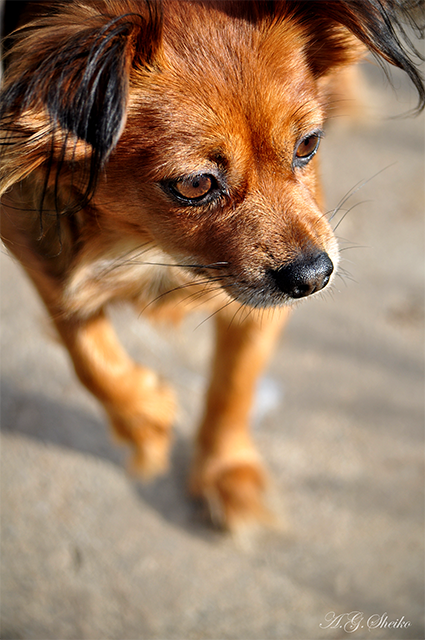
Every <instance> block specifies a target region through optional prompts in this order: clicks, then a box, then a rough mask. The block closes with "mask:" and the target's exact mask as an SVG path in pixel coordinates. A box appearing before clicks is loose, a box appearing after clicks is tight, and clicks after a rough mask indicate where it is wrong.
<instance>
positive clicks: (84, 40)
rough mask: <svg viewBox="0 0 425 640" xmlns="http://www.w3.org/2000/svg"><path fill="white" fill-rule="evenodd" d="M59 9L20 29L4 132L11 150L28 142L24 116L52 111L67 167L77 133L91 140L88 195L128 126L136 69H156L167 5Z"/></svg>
mask: <svg viewBox="0 0 425 640" xmlns="http://www.w3.org/2000/svg"><path fill="white" fill-rule="evenodd" d="M53 7H56V10H53V12H52V13H49V14H48V15H46V16H45V17H42V18H39V19H38V20H37V21H35V22H33V23H30V24H29V25H28V26H26V27H23V28H22V29H20V30H19V31H18V32H17V33H16V36H15V38H16V43H15V44H14V45H13V46H12V47H11V49H10V52H9V56H10V64H9V65H8V66H7V68H6V74H5V76H6V77H5V82H4V89H3V91H2V93H1V97H0V99H1V107H0V117H1V120H0V122H1V127H2V130H3V135H7V132H8V131H9V137H8V138H6V143H7V144H6V153H7V147H10V145H13V144H14V142H15V139H16V140H17V143H18V144H22V143H23V142H24V141H23V139H22V137H20V138H19V139H18V138H16V134H17V130H18V129H19V118H20V117H21V116H22V115H23V114H30V117H29V118H28V117H27V118H26V120H27V121H28V120H31V116H32V117H34V116H35V118H37V116H39V114H42V116H43V119H46V115H47V118H48V122H49V129H50V133H51V136H52V140H51V146H50V149H51V150H52V149H54V151H55V158H54V160H55V161H57V162H59V165H60V164H61V163H62V162H63V160H64V159H65V157H69V156H70V153H69V149H70V147H71V148H72V145H74V147H75V145H76V139H79V140H81V141H84V142H85V143H88V145H90V161H89V162H90V169H89V171H88V184H87V186H86V190H85V194H84V196H85V198H88V197H90V195H91V194H92V193H93V190H94V187H95V184H96V178H97V175H98V172H99V170H100V169H101V167H102V165H103V164H104V162H105V161H106V159H107V157H108V155H109V153H110V152H111V150H112V149H113V147H114V146H115V144H116V143H117V141H118V138H119V136H120V133H121V131H122V128H123V126H124V124H125V114H126V103H127V94H128V85H129V75H130V70H131V68H132V67H134V66H136V67H148V66H149V65H150V64H152V62H153V60H154V59H155V56H156V54H157V52H158V49H159V46H160V40H161V25H162V20H161V14H160V5H159V4H158V3H157V2H154V3H151V2H150V1H149V0H144V1H139V2H129V1H127V0H124V1H119V0H115V1H112V2H109V3H108V5H106V3H103V2H98V1H97V0H95V1H92V2H90V3H89V2H88V3H86V4H83V3H81V4H78V5H67V4H60V5H55V4H54V5H53ZM58 7H59V9H60V11H59V10H57V9H58ZM135 9H136V11H135ZM46 112H47V113H46ZM26 127H27V128H28V124H27V125H26ZM29 129H31V127H29ZM34 129H35V131H36V125H35V127H34ZM58 134H59V137H60V138H61V140H62V142H61V149H60V151H59V152H58V151H57V146H58V145H57V139H56V138H57V137H58ZM21 135H22V134H21ZM71 155H72V154H71ZM47 159H48V160H49V161H51V160H52V158H47Z"/></svg>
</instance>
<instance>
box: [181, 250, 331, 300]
mask: <svg viewBox="0 0 425 640" xmlns="http://www.w3.org/2000/svg"><path fill="white" fill-rule="evenodd" d="M190 270H191V271H192V273H193V272H194V271H195V273H196V274H197V276H200V275H201V277H204V276H205V277H206V278H207V279H208V280H209V281H210V282H211V284H214V285H215V286H217V285H219V286H220V288H222V289H224V290H225V291H226V293H228V294H229V295H230V297H231V298H233V299H234V300H236V301H237V302H239V303H241V304H244V305H248V306H252V307H255V308H269V307H277V306H282V305H285V304H291V303H293V302H294V301H296V300H300V299H302V298H306V297H308V296H311V295H313V294H315V293H318V292H320V291H323V289H325V287H327V286H328V285H329V283H330V282H331V280H332V277H333V275H334V274H335V271H336V265H335V264H334V262H333V261H332V260H331V258H330V257H329V255H328V253H327V252H325V251H316V252H311V253H308V254H306V255H304V254H302V255H299V256H297V257H296V258H294V259H293V260H291V261H290V262H287V263H285V264H284V265H282V266H280V267H269V266H268V267H263V268H262V269H256V270H253V269H244V270H241V271H239V272H238V270H237V269H235V268H234V267H232V265H231V264H229V263H227V262H217V263H214V264H212V265H205V266H203V267H201V266H194V267H190Z"/></svg>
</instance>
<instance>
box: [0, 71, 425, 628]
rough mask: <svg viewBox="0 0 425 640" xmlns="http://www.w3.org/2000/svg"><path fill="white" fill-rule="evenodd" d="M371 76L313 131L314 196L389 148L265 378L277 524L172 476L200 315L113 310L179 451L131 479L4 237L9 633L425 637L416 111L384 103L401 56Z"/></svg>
mask: <svg viewBox="0 0 425 640" xmlns="http://www.w3.org/2000/svg"><path fill="white" fill-rule="evenodd" d="M369 76H371V78H372V84H371V85H370V89H369V96H368V99H370V104H371V108H370V118H369V119H368V123H367V124H363V125H361V126H360V125H359V124H348V123H347V124H346V125H345V126H344V123H343V122H338V123H335V124H334V126H333V127H331V128H330V130H329V133H328V135H327V136H326V139H325V140H324V141H323V146H322V150H321V154H322V157H323V174H324V180H325V185H326V193H327V202H328V206H329V208H331V207H333V206H335V204H336V203H337V202H338V201H339V200H340V199H341V198H342V197H343V196H344V195H345V194H346V193H347V192H348V191H349V190H350V189H351V188H352V187H353V186H354V185H355V184H356V183H358V182H359V181H362V180H367V179H369V178H371V177H372V176H374V174H376V173H377V172H379V171H380V170H381V169H383V168H385V167H388V168H387V169H386V170H385V171H383V172H382V173H380V174H379V175H377V176H376V177H374V178H373V179H372V180H370V182H368V183H367V184H366V185H365V186H364V187H363V188H362V189H361V190H360V191H358V192H357V193H356V194H355V195H354V196H353V198H352V199H351V200H350V202H349V205H351V204H355V203H359V204H358V206H357V207H356V208H354V209H353V210H352V211H351V212H350V213H349V214H348V215H347V217H346V218H345V219H344V221H343V222H342V223H341V225H340V227H339V228H338V230H337V233H338V235H339V236H340V237H341V238H344V239H345V240H344V239H343V240H342V241H341V246H343V247H351V248H350V250H347V251H344V252H343V254H342V256H343V263H342V266H343V268H344V269H346V270H347V271H348V272H349V273H348V274H346V275H343V276H342V277H341V278H338V279H337V280H336V284H335V286H334V289H333V292H332V293H331V294H329V293H328V294H325V295H323V297H322V298H319V299H315V300H311V301H308V302H306V303H304V304H302V305H300V307H299V308H298V309H297V311H296V313H295V314H294V316H293V318H292V321H291V323H290V326H289V328H288V330H287V332H286V334H285V335H284V336H283V338H282V340H281V343H280V345H279V347H278V349H277V350H276V353H275V355H274V358H273V362H272V363H271V365H270V368H269V370H268V372H267V374H266V376H265V378H264V380H263V381H262V384H261V386H260V389H259V393H258V402H257V409H256V414H255V418H254V433H255V438H256V441H257V442H258V446H259V449H260V451H261V453H262V455H263V456H264V458H265V460H266V461H267V463H268V465H269V468H270V470H271V473H272V476H273V480H274V489H273V494H275V496H276V497H275V509H276V512H277V513H278V514H279V515H280V517H281V518H282V520H285V522H287V523H288V527H287V530H286V531H285V532H284V531H269V532H264V533H263V534H261V535H259V536H258V537H257V538H256V539H254V540H252V541H251V542H250V544H246V545H240V544H239V543H238V542H236V541H234V540H233V539H232V538H230V537H228V536H226V535H223V534H221V533H219V532H218V531H215V530H214V529H213V528H211V526H210V525H209V524H208V520H207V518H206V517H205V513H204V512H203V510H202V509H200V508H199V506H198V505H194V504H193V503H192V502H191V501H190V500H189V499H188V497H187V495H186V491H185V480H186V472H187V467H188V462H189V460H190V452H191V438H192V436H193V433H194V431H195V428H196V423H197V420H198V417H199V413H200V408H201V404H202V397H203V391H204V383H205V379H206V375H207V370H208V355H209V352H210V346H211V345H210V327H209V325H208V323H203V324H201V323H202V320H203V318H202V316H200V317H197V318H194V317H192V318H190V319H189V320H188V321H187V322H186V323H185V324H184V325H183V328H182V329H181V331H179V332H177V333H175V332H165V333H163V332H157V331H156V330H155V329H153V328H152V327H151V326H150V325H148V324H147V323H145V321H144V320H143V318H137V317H136V316H135V315H134V314H133V313H132V312H131V311H130V310H128V309H120V310H116V311H114V312H113V315H114V319H115V322H116V325H117V327H118V330H119V332H120V335H121V336H122V339H123V342H124V343H125V344H126V346H127V348H128V349H129V350H130V351H131V353H132V354H133V355H134V357H135V358H137V359H139V360H141V361H143V362H145V363H147V364H149V365H151V366H154V367H155V368H156V369H158V370H159V371H161V372H162V373H164V375H167V377H168V378H169V379H170V380H171V381H173V383H174V385H175V387H176V388H177V390H178V393H179V396H180V403H181V408H180V413H179V419H178V422H177V424H176V429H175V444H174V450H173V464H172V469H171V471H170V473H169V474H168V475H167V476H165V477H163V478H161V479H159V480H158V481H155V482H152V483H150V484H148V485H142V484H139V483H138V482H136V481H134V480H133V479H131V478H129V477H128V476H127V475H126V472H125V452H124V451H122V450H121V449H117V448H116V447H115V445H114V444H113V443H112V441H111V439H110V435H109V432H108V429H107V428H106V423H105V419H104V416H103V414H102V411H101V409H100V408H99V406H98V405H97V404H96V402H95V401H94V400H93V399H92V398H91V397H90V396H89V395H88V394H87V392H86V391H85V390H83V389H82V387H81V386H80V385H79V384H78V383H77V382H76V379H75V377H74V374H73V372H72V370H71V367H70V365H69V362H68V359H67V355H66V353H65V352H64V350H63V349H62V347H61V346H60V345H59V344H58V343H57V342H56V341H55V340H54V338H53V336H52V335H51V330H50V329H49V325H48V322H47V320H46V318H45V315H44V311H43V309H42V307H41V305H40V303H39V300H38V299H37V297H36V295H35V293H34V291H33V289H32V287H31V285H30V284H29V283H28V282H27V280H26V279H25V277H24V276H23V274H22V272H21V270H20V267H19V266H18V265H17V264H16V263H15V262H14V261H13V260H12V259H11V258H10V257H8V256H7V255H6V252H5V251H4V250H3V253H2V254H1V256H0V258H1V286H2V323H1V354H2V358H1V367H2V446H1V454H2V467H1V474H2V475H1V483H2V502H1V513H2V581H1V588H2V597H1V605H2V635H1V638H3V639H4V640H12V639H27V638H28V639H32V638H34V639H40V640H41V639H48V638H53V639H56V640H59V639H68V638H69V639H77V640H83V639H84V640H86V639H87V640H106V639H117V640H118V639H122V640H142V639H143V640H145V639H146V640H148V639H154V638H158V639H164V640H165V639H178V640H190V639H201V638H203V639H208V640H218V639H224V638H225V639H237V640H242V639H243V640H249V639H255V640H260V639H264V640H266V639H267V640H268V639H284V638H285V639H286V638H288V639H302V640H310V639H311V640H315V639H320V638H326V639H330V640H332V639H340V638H346V637H350V636H352V637H354V638H356V639H360V638H370V639H371V640H375V639H379V638H388V639H394V640H397V639H398V640H400V639H401V640H402V639H404V638H410V639H415V640H420V639H422V638H424V619H423V612H424V599H423V595H424V594H423V587H424V556H423V534H424V514H423V488H424V472H423V424H424V420H423V418H424V394H423V381H424V380H423V365H424V357H423V356H424V351H423V347H424V335H423V326H424V325H423V311H424V304H423V293H424V282H423V280H424V269H423V266H424V265H423V258H424V246H423V245H424V237H425V236H424V119H423V117H421V118H419V119H418V118H416V119H414V120H412V119H397V120H391V119H389V118H388V116H390V115H395V114H397V113H402V112H404V111H405V110H406V109H407V108H408V106H409V104H411V103H409V100H410V98H411V96H412V95H413V94H411V93H410V92H409V90H408V88H407V86H406V84H405V83H404V81H403V80H402V79H398V78H399V76H397V85H399V89H400V91H399V94H398V99H397V100H396V99H395V98H394V93H393V91H392V90H391V88H389V87H388V86H386V85H385V83H384V82H383V81H381V75H380V73H379V72H378V71H374V70H369ZM360 203H361V204H360ZM195 345H196V348H195ZM354 611H358V612H360V614H361V615H360V614H359V617H358V618H356V619H355V621H354V626H353V627H352V628H351V629H350V628H349V627H345V628H344V624H345V623H346V622H347V615H345V616H343V614H348V613H350V612H354ZM330 612H334V613H335V615H337V616H338V615H341V616H343V617H342V618H341V620H340V622H338V624H335V625H330V620H331V618H330V617H329V616H330ZM385 616H387V618H385ZM397 620H398V622H396V621H397ZM389 623H391V626H388V625H389ZM404 623H406V626H405V625H404ZM407 623H409V624H407ZM368 624H369V626H371V627H372V628H371V629H369V628H368ZM329 625H330V626H329ZM395 625H398V626H395ZM326 627H327V628H326ZM349 631H352V633H349Z"/></svg>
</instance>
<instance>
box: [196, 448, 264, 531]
mask: <svg viewBox="0 0 425 640" xmlns="http://www.w3.org/2000/svg"><path fill="white" fill-rule="evenodd" d="M267 487H268V480H267V476H266V473H265V471H264V469H263V467H262V465H261V463H260V462H259V460H246V461H244V460H243V459H235V460H234V461H231V460H225V461H221V460H219V459H215V460H214V459H210V460H208V459H207V460H205V461H204V462H203V463H202V462H199V460H198V462H197V464H196V465H195V467H194V470H193V472H192V474H191V477H190V481H189V490H190V492H191V494H192V495H193V496H194V497H197V498H202V499H204V500H205V501H206V503H207V505H208V508H209V512H210V515H211V519H212V521H213V523H214V524H215V525H216V526H219V527H220V528H224V529H227V530H229V531H231V532H232V533H235V534H237V535H238V534H243V533H244V532H245V531H250V530H253V529H255V528H257V527H258V526H273V525H275V524H276V520H275V517H274V515H273V513H272V512H271V511H270V509H269V508H268V507H267V506H266V504H265V496H266V490H267Z"/></svg>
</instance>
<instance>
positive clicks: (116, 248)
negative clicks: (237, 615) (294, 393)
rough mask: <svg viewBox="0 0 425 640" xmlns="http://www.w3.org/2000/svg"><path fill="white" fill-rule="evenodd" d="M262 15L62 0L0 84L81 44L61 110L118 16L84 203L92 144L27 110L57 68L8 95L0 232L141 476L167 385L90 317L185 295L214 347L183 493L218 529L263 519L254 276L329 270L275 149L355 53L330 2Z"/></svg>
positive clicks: (160, 424)
mask: <svg viewBox="0 0 425 640" xmlns="http://www.w3.org/2000/svg"><path fill="white" fill-rule="evenodd" d="M270 4H271V3H266V2H264V3H261V2H260V3H255V2H252V3H249V2H248V3H246V2H245V3H244V2H241V3H240V2H233V3H225V2H221V3H220V2H218V3H216V2H177V1H172V0H171V1H165V2H164V3H163V4H162V5H161V7H162V9H161V11H162V15H159V14H160V7H159V4H158V3H153V4H151V5H148V4H145V3H144V2H141V1H139V2H135V1H131V0H114V1H112V0H105V1H102V0H98V1H96V2H93V1H91V2H88V1H87V2H85V0H80V1H75V2H72V3H68V4H67V5H64V6H63V7H62V6H61V7H60V9H59V11H58V12H57V13H54V14H51V15H49V14H48V15H47V17H41V18H40V20H39V22H36V23H35V26H34V27H32V28H31V29H30V30H29V31H25V29H24V31H22V33H21V35H18V39H17V42H16V44H14V45H13V46H12V47H11V53H10V61H9V62H8V65H7V68H6V74H5V86H6V88H7V87H13V86H17V83H18V80H19V81H20V82H21V84H23V85H25V86H27V87H28V86H29V83H30V82H31V80H32V79H33V76H34V75H35V74H36V72H37V69H40V65H41V64H42V61H43V60H44V59H46V58H47V57H48V56H51V57H54V54H55V51H56V50H60V49H61V47H63V46H64V45H63V43H64V42H67V41H69V42H70V41H72V39H73V38H74V39H75V38H78V37H80V40H78V41H77V40H76V42H78V44H77V45H76V47H77V49H78V53H79V57H78V59H77V56H76V62H75V65H76V66H75V73H74V72H72V73H70V74H69V76H65V78H64V79H63V84H62V85H61V91H60V92H58V93H60V94H61V95H59V96H58V97H57V100H59V101H60V100H62V99H63V100H64V101H65V100H66V97H62V93H64V94H65V96H66V95H70V96H71V97H72V95H73V91H74V90H75V86H76V85H77V84H78V82H79V81H80V80H81V77H82V75H83V74H84V55H88V52H89V51H90V50H91V47H93V44H94V43H95V46H97V47H98V46H99V45H100V43H102V42H104V40H102V38H103V36H102V37H100V39H99V37H98V34H99V31H101V30H102V29H103V28H104V27H105V25H107V24H108V23H110V22H111V20H114V19H116V18H119V16H123V15H126V14H129V13H131V14H136V16H135V17H134V16H132V17H130V18H129V20H130V22H132V23H134V24H132V26H131V28H129V29H127V31H126V32H125V35H120V36H119V37H121V38H125V42H124V43H123V45H122V48H121V49H120V52H121V53H120V55H121V62H122V65H121V67H120V71H119V73H120V74H122V75H123V76H126V77H128V83H129V84H128V89H127V88H125V87H124V89H123V92H124V93H125V96H124V115H123V117H122V119H121V122H119V123H118V126H116V130H115V131H114V139H113V142H112V143H111V144H110V149H108V150H107V153H106V154H104V156H105V157H102V158H99V161H98V165H99V166H98V167H97V169H99V167H100V165H102V166H101V168H100V172H99V175H98V178H97V182H96V184H95V188H94V186H93V189H91V191H90V194H89V195H90V197H87V198H86V197H85V196H84V190H85V186H86V185H87V181H88V177H87V176H88V175H89V174H90V158H91V157H93V155H92V154H93V149H96V143H93V142H92V140H91V138H89V135H88V134H87V136H84V135H83V134H80V133H78V131H77V130H76V129H75V127H74V128H73V126H72V125H70V126H69V128H68V131H67V126H66V125H65V124H64V121H63V120H62V121H61V120H60V117H58V118H56V116H55V114H54V113H53V114H52V109H53V108H52V107H49V108H47V107H46V104H47V103H46V100H47V99H46V95H47V92H48V91H49V90H50V89H49V86H51V85H52V84H53V85H54V84H55V83H57V82H60V79H59V77H60V71H61V69H60V65H58V67H57V68H54V67H53V66H51V67H50V76H49V77H47V78H46V77H44V78H42V77H40V79H39V82H40V89H39V93H38V94H37V95H36V96H34V91H33V92H32V93H31V95H30V97H29V98H28V99H27V101H26V103H25V104H24V105H23V106H22V105H21V107H20V108H18V107H17V106H16V105H15V106H14V103H13V100H12V99H10V100H9V102H10V108H9V110H8V111H7V110H6V113H5V117H6V121H7V123H8V126H7V127H5V133H4V142H5V146H4V154H3V160H2V192H3V193H4V196H3V204H2V236H3V239H4V242H5V243H6V245H7V246H8V248H9V249H10V251H11V252H12V253H14V254H15V256H17V257H18V258H19V260H20V261H21V263H22V264H23V266H24V267H25V269H26V270H27V272H28V274H29V276H30V277H31V278H32V280H33V281H34V283H35V285H36V287H37V288H38V291H39V293H40V295H41V297H42V298H43V300H44V302H45V304H46V306H47V308H48V310H49V312H50V314H51V316H52V318H53V320H54V322H55V324H56V326H57V329H58V331H59V334H60V336H61V338H62V340H63V343H64V345H65V346H66V348H67V349H68V351H69V353H70V355H71V358H72V360H73V363H74V366H75V370H76V372H77V375H78V376H79V378H80V380H81V381H82V383H83V384H84V385H86V387H87V388H88V389H89V390H90V391H91V392H92V393H93V394H94V395H95V396H96V397H97V398H98V399H99V400H100V401H101V402H102V403H103V405H104V407H105V409H106V411H107V413H108V415H109V417H110V419H111V422H112V425H113V427H114V430H115V432H116V434H117V435H118V436H119V437H120V438H121V439H123V440H124V441H125V442H127V443H128V444H130V445H132V447H133V449H134V458H133V461H132V465H133V468H134V469H135V470H137V471H139V472H140V473H142V474H143V475H145V476H150V475H154V474H156V473H158V472H161V471H163V470H164V469H165V468H166V466H167V459H168V451H169V445H170V430H171V426H172V423H173V419H174V408H175V399H174V394H173V392H172V391H171V390H170V389H169V388H168V387H167V386H166V385H165V384H164V383H163V382H161V381H160V380H159V379H158V377H157V376H156V374H155V373H153V372H151V371H149V370H147V369H145V368H144V367H141V366H139V365H136V364H135V363H134V362H133V361H132V360H131V359H130V358H129V357H128V355H127V354H126V353H125V352H124V351H123V349H122V347H121V346H120V344H119V343H118V341H117V339H116V337H115V335H114V332H113V329H112V327H111V325H110V324H109V321H108V320H107V317H106V315H105V306H106V305H107V304H109V303H111V302H114V301H117V300H130V301H132V302H133V303H134V304H135V305H136V306H138V308H139V309H142V310H143V311H144V312H145V313H151V314H152V315H153V316H155V314H156V315H162V316H163V317H165V318H171V319H178V317H179V316H181V315H183V314H184V313H186V312H187V311H188V310H190V309H191V308H192V307H197V308H198V307H199V305H200V303H201V302H202V303H203V304H204V305H205V307H206V308H207V309H209V312H210V313H212V314H213V317H214V319H215V321H216V331H217V349H216V355H215V358H214V363H213V369H212V380H211V384H210V388H209V392H208V397H207V403H206V409H205V415H204V418H203V422H202V425H201V428H200V431H199V434H198V437H197V443H196V454H195V458H194V463H193V467H192V471H191V474H190V489H191V491H192V493H194V494H195V495H199V496H203V497H204V498H205V499H206V500H207V501H208V502H209V503H210V505H211V508H212V510H213V512H214V514H217V513H218V514H219V517H220V518H221V521H222V522H223V524H225V525H226V526H228V527H230V528H236V527H238V526H239V525H240V524H241V523H243V522H245V521H249V520H258V519H260V520H262V519H267V517H268V515H267V511H266V509H265V507H264V506H263V492H264V489H265V486H266V476H265V473H264V471H263V467H262V464H261V461H260V459H259V456H258V454H257V452H256V450H255V447H254V445H253V443H252V441H251V438H250V435H249V431H248V418H249V412H250V408H251V403H252V397H253V393H254V388H255V383H256V380H257V378H258V376H259V374H260V373H261V371H262V370H263V368H264V366H265V365H266V363H267V359H268V357H269V355H270V354H271V352H272V351H273V346H274V344H275V340H276V338H277V336H278V334H279V331H280V329H281V327H282V325H283V324H284V322H285V320H286V318H287V316H288V313H289V306H288V305H287V304H284V303H287V302H290V300H289V299H288V296H286V298H285V299H284V298H283V296H280V297H279V295H278V294H277V292H276V291H275V290H274V289H273V287H272V286H271V284H270V276H269V275H268V274H270V273H275V272H279V270H280V269H282V268H284V267H285V266H286V265H288V264H289V265H290V264H291V263H292V262H293V261H295V260H297V259H298V257H299V256H305V255H312V254H315V253H317V252H319V251H320V252H325V253H326V254H327V255H328V256H329V258H330V259H331V261H332V263H333V267H334V272H335V270H336V267H337V263H338V249H337V244H336V241H335V238H334V235H333V233H332V229H331V227H330V225H329V223H328V221H327V218H326V217H325V216H324V214H323V209H322V199H321V193H320V185H319V182H318V176H317V174H318V171H317V159H316V158H311V161H310V162H309V163H308V164H306V166H303V167H301V168H294V166H295V165H294V160H293V157H294V150H295V149H296V147H297V144H298V143H299V141H300V140H302V139H303V138H305V137H306V136H310V135H312V132H315V131H317V130H321V129H322V128H323V125H324V122H325V119H326V116H327V111H328V109H329V106H330V96H334V95H335V93H337V92H338V74H339V73H341V72H343V70H344V68H346V67H347V65H351V64H352V63H354V62H356V61H357V60H358V59H359V57H360V56H361V55H362V52H363V49H364V47H363V45H361V43H360V42H359V40H357V39H356V38H355V37H354V36H353V35H352V34H350V32H349V31H348V29H347V28H346V26H347V24H348V26H350V24H349V23H350V20H351V21H352V22H353V23H354V18H353V17H352V16H351V17H350V16H348V14H347V15H346V16H345V23H344V20H342V25H341V24H340V23H339V22H338V19H337V18H338V11H340V13H341V15H342V14H343V8H342V4H341V9H338V11H336V12H335V15H334V16H333V17H329V18H327V17H326V12H320V15H314V16H312V18H311V20H310V21H308V20H306V17H305V13H304V14H303V19H301V18H300V17H299V16H298V17H297V11H296V8H297V6H298V5H299V3H295V4H294V3H291V2H278V3H275V5H274V8H273V10H271V9H270ZM323 4H329V6H330V5H331V3H322V5H323ZM334 4H335V3H334ZM337 5H338V7H339V4H338V3H337ZM32 9H33V10H32V14H34V13H35V14H37V9H35V10H34V7H32ZM140 16H141V17H140ZM347 16H348V17H347ZM32 17H34V15H33V16H32ZM24 20H25V19H24ZM116 24H119V21H118V22H117V23H116ZM344 24H345V25H346V26H343V25H344ZM359 29H361V24H360V26H358V30H359ZM353 30H354V29H353ZM102 33H106V31H104V32H102ZM317 33H319V34H321V35H320V37H318V36H317ZM357 35H359V34H357ZM96 38H97V39H96ZM366 44H369V47H370V48H373V46H372V44H371V43H370V42H369V43H366ZM376 48H377V47H376V46H375V49H376ZM91 90H92V85H90V84H89V85H88V91H91ZM96 100H99V96H98V95H97V94H96ZM101 108H102V107H100V109H101ZM60 109H62V106H59V110H60ZM74 115H75V114H74ZM8 118H9V119H8ZM7 119H8V120H7ZM92 124H93V123H92ZM194 175H208V176H211V175H212V176H220V178H219V180H222V181H223V182H225V189H224V188H223V189H222V192H220V194H219V195H218V196H217V198H216V199H215V200H212V201H209V202H206V203H204V204H199V203H195V204H193V203H188V202H187V201H184V202H183V201H179V200H176V198H175V197H173V196H172V195H171V196H170V191H169V190H168V191H167V188H164V185H167V184H169V183H170V181H171V182H173V181H174V183H173V184H174V187H173V188H175V185H176V184H177V182H176V181H179V180H181V179H182V178H184V177H185V176H194ZM223 176H224V177H223ZM161 185H162V186H161ZM192 185H193V182H192ZM191 188H192V187H191ZM79 201H80V202H81V203H82V204H81V207H80V208H79V207H78V202H79ZM40 203H41V204H40ZM73 203H77V206H75V207H73V208H69V205H70V204H73ZM67 207H68V209H67ZM201 266H202V268H201ZM190 267H191V268H190ZM289 298H290V296H289ZM177 303H178V304H177ZM245 305H248V306H247V307H245ZM272 308H273V309H272ZM245 309H246V310H245Z"/></svg>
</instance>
